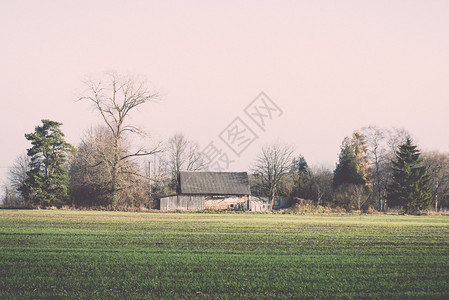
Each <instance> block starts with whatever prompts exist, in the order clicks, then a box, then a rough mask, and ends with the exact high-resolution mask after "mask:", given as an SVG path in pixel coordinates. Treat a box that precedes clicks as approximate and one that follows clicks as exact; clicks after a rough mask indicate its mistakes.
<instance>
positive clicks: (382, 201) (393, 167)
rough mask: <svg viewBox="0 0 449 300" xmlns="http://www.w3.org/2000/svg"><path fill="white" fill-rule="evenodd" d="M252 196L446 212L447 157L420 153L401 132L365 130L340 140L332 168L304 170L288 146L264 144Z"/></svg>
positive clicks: (359, 207) (448, 204) (345, 206)
mask: <svg viewBox="0 0 449 300" xmlns="http://www.w3.org/2000/svg"><path fill="white" fill-rule="evenodd" d="M252 181H253V182H252V187H251V190H252V192H253V193H255V194H258V195H261V196H269V199H270V201H271V203H273V201H274V199H275V197H276V196H278V197H287V198H289V199H290V200H291V203H295V202H300V203H302V202H303V201H304V200H309V202H312V203H313V204H315V205H325V206H333V207H340V208H343V209H346V210H347V211H350V210H359V211H368V210H370V209H372V210H378V211H386V210H388V209H401V210H402V211H404V212H405V213H418V212H420V211H425V210H428V209H430V208H433V209H434V210H435V211H439V210H440V209H441V208H443V209H447V208H449V155H448V153H440V152H438V151H433V152H423V153H421V152H420V150H419V149H418V146H417V145H415V144H414V142H413V139H412V137H411V135H410V133H408V132H407V131H406V130H404V129H397V128H392V129H389V128H380V127H376V126H369V127H364V128H361V129H360V130H355V131H354V132H353V133H352V135H350V136H348V137H345V138H344V139H343V141H342V144H341V147H340V153H339V158H338V162H337V164H336V167H335V169H334V170H330V169H328V168H316V167H309V165H308V163H307V161H306V159H305V158H304V157H303V156H301V155H299V156H297V157H295V156H294V149H293V148H292V147H289V146H288V145H279V144H274V145H269V146H266V147H264V148H263V149H262V153H261V154H259V156H258V157H257V159H256V163H255V164H254V167H253V175H252Z"/></svg>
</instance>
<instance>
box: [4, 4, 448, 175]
mask: <svg viewBox="0 0 449 300" xmlns="http://www.w3.org/2000/svg"><path fill="white" fill-rule="evenodd" d="M0 36H1V38H2V43H1V46H0V101H1V102H0V103H1V112H2V113H1V118H0V128H1V129H0V130H1V131H0V134H1V141H2V150H1V156H0V167H1V168H0V171H1V174H0V181H1V180H4V178H5V173H6V171H7V167H9V166H10V165H11V164H12V163H13V162H14V159H15V157H16V156H17V155H19V154H21V153H24V152H25V150H26V149H27V148H29V147H30V144H29V142H28V141H27V140H26V139H25V138H24V134H25V133H29V132H32V131H33V130H34V127H35V126H36V125H39V124H40V120H41V119H43V118H49V119H52V120H55V121H59V122H62V123H64V125H63V127H62V130H63V131H64V132H65V134H66V139H67V140H68V141H69V142H70V143H72V144H73V145H78V144H79V142H80V138H81V136H82V135H83V132H85V130H87V129H88V128H89V127H90V126H92V124H96V123H99V122H100V120H99V118H98V116H97V115H96V114H95V112H93V111H92V109H91V108H90V106H89V104H88V103H82V102H75V100H76V99H77V96H78V95H80V93H81V94H82V92H83V89H84V86H83V83H82V81H83V80H84V79H85V78H87V77H93V78H97V77H100V76H101V75H102V74H103V73H104V72H105V71H110V70H115V71H117V72H119V73H122V74H137V75H142V76H145V77H146V78H147V79H148V81H149V82H151V84H152V87H153V88H155V89H157V90H158V91H159V92H160V93H161V94H162V96H163V97H162V100H161V101H160V102H158V103H155V104H148V105H147V106H146V107H144V108H142V109H141V110H140V111H138V112H135V114H134V115H133V121H134V122H135V123H136V124H138V125H140V126H142V127H143V128H145V129H146V130H147V131H149V132H150V133H152V134H153V136H154V137H155V138H162V139H163V138H167V137H169V136H170V135H172V134H174V133H175V132H183V133H184V135H186V136H187V137H188V138H190V139H193V140H196V141H198V142H199V143H200V145H201V147H202V148H204V147H206V146H207V145H208V144H209V143H210V142H214V144H215V145H216V146H217V147H219V148H220V149H222V150H223V151H227V152H229V155H230V156H232V159H233V160H235V162H234V163H233V165H232V167H231V168H230V169H232V170H246V169H247V168H248V165H249V164H250V163H251V161H252V160H253V159H254V157H255V155H256V154H257V153H258V152H259V150H260V147H261V146H262V145H264V144H267V143H272V142H274V141H280V142H286V143H290V144H293V145H294V146H295V147H296V150H297V153H298V154H299V153H301V154H303V155H304V156H305V158H306V159H307V161H308V162H309V164H312V165H319V164H325V165H327V166H329V167H331V168H333V167H334V166H335V162H336V161H337V158H338V152H339V146H340V144H341V142H342V140H343V138H344V137H345V136H348V135H350V134H351V133H352V132H353V131H354V130H355V129H357V128H360V127H362V126H366V125H372V124H373V125H377V126H381V127H392V126H396V127H404V128H405V129H407V130H409V131H410V132H411V133H412V135H413V136H414V137H415V139H416V142H417V143H418V144H419V146H420V147H421V148H422V149H423V150H433V149H436V150H440V151H443V152H448V150H449V148H448V146H449V136H448V133H447V129H448V128H449V118H448V114H449V83H448V79H449V1H445V0H441V1H434V0H430V1H424V0H423V1H416V0H415V1H414V0H404V1H395V0H386V1H377V0H376V1H360V0H354V1H344V0H343V1H312V0H311V1H300V0H296V1H274V0H273V1H228V0H227V1H110V0H108V1H106V0H105V1H95V0H90V1H61V0H53V1H44V0H41V1H31V0H30V1H16V0H3V1H1V4H0ZM262 91H263V92H265V94H266V95H267V96H268V97H269V98H270V99H271V100H272V101H273V103H275V104H276V105H277V107H278V108H279V111H277V112H276V114H273V118H272V120H269V122H267V123H266V126H265V128H264V130H265V131H263V130H261V128H260V127H257V126H256V124H255V123H254V122H253V121H252V120H250V119H249V117H248V115H246V114H245V112H244V109H245V108H246V107H247V106H248V105H249V104H250V103H251V102H252V101H253V100H254V99H255V98H256V96H258V95H259V94H260V93H261V92H262ZM280 111H282V114H281V113H280ZM279 115H280V116H279ZM236 117H239V118H240V121H243V122H244V123H245V124H246V125H247V126H248V127H250V129H251V130H252V131H253V132H254V134H255V135H257V137H258V138H257V139H255V140H254V142H253V143H252V144H250V145H249V146H248V147H247V148H246V149H244V151H242V153H241V154H240V156H239V157H238V156H236V155H235V153H233V152H231V151H230V150H229V149H228V148H226V147H227V146H226V145H225V143H223V141H222V140H221V139H220V137H219V135H220V133H222V132H223V130H224V129H225V128H227V126H228V125H229V124H230V123H231V122H232V121H233V120H235V119H236Z"/></svg>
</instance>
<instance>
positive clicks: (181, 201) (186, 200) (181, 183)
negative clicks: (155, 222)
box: [160, 171, 251, 210]
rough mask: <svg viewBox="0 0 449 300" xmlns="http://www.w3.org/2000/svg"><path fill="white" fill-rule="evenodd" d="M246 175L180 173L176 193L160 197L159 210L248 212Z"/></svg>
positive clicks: (243, 173)
mask: <svg viewBox="0 0 449 300" xmlns="http://www.w3.org/2000/svg"><path fill="white" fill-rule="evenodd" d="M250 196H251V189H250V185H249V179H248V174H247V173H246V172H187V171H186V172H180V174H179V180H178V187H177V194H176V195H174V196H169V197H163V198H160V209H161V210H171V209H198V210H203V209H213V210H226V209H230V210H251V203H250V202H251V201H250Z"/></svg>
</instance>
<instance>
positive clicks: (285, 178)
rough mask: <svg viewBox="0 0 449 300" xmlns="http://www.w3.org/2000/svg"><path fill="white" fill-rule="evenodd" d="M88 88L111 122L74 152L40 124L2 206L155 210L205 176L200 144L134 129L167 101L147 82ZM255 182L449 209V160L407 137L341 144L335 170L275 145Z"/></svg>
mask: <svg viewBox="0 0 449 300" xmlns="http://www.w3.org/2000/svg"><path fill="white" fill-rule="evenodd" d="M86 88H87V89H86V92H85V94H84V95H83V96H81V97H79V101H89V102H90V103H91V104H92V106H93V107H94V109H95V110H96V111H97V112H98V114H99V115H100V116H101V119H102V121H103V124H102V125H99V126H96V127H92V128H90V129H88V130H87V131H86V132H85V134H84V137H83V138H82V141H81V143H80V144H79V145H77V147H74V146H73V145H70V144H69V143H67V142H66V141H65V139H64V134H63V132H62V130H61V126H62V123H60V122H57V121H52V120H46V119H44V120H42V124H41V125H38V126H36V127H35V130H34V132H32V133H27V134H25V138H26V139H27V140H29V141H30V143H31V147H30V148H29V149H28V150H27V152H26V154H23V155H20V156H19V157H18V158H17V159H16V161H15V162H14V164H13V165H12V167H11V168H10V171H9V176H8V179H9V182H8V183H7V184H6V185H5V186H4V192H5V193H4V194H5V196H4V199H3V203H4V205H6V206H26V207H48V206H56V207H61V206H64V205H68V206H73V207H86V208H95V207H97V208H98V207H102V208H107V209H134V208H140V207H147V208H151V203H152V201H151V200H152V199H154V198H156V197H161V196H165V195H172V194H174V193H176V187H177V183H178V182H177V180H178V174H179V172H180V171H183V170H204V169H205V168H206V164H205V163H204V160H203V156H202V155H201V152H200V149H199V146H198V143H196V142H194V141H190V140H188V139H187V138H186V137H185V136H184V135H183V134H181V133H177V134H175V135H174V136H172V137H170V138H169V139H167V140H166V141H164V142H156V143H155V142H154V141H151V139H150V137H149V135H148V134H147V133H146V132H144V131H143V130H141V129H140V128H138V127H136V126H134V125H133V124H132V123H131V122H130V115H131V114H132V113H134V111H137V110H138V108H139V107H141V106H142V105H145V104H147V103H151V102H154V101H157V100H158V99H159V95H158V93H156V92H153V91H151V90H150V89H149V88H148V87H147V83H146V81H145V80H142V79H140V78H136V77H126V76H120V75H118V74H115V73H111V74H108V75H107V77H106V80H104V81H88V82H86ZM136 141H139V142H140V145H143V146H137V145H136ZM249 174H250V183H251V191H252V194H254V195H256V196H261V197H266V199H268V201H269V202H271V203H272V204H273V201H274V200H275V198H276V197H286V198H288V199H290V201H291V203H295V202H299V201H303V200H304V199H305V200H308V201H310V202H313V203H314V204H315V205H326V206H338V207H341V208H344V209H346V210H365V211H366V210H368V209H375V210H379V211H385V210H387V209H389V208H401V209H403V210H404V211H405V212H407V213H416V212H418V211H422V210H427V209H429V208H430V207H431V206H432V207H433V208H434V209H435V210H439V209H440V208H447V207H449V155H448V154H447V153H440V152H424V153H421V152H420V151H419V150H418V147H417V145H415V144H414V143H413V139H412V138H411V135H410V134H409V133H408V132H407V131H406V130H403V129H395V128H393V129H388V128H379V127H375V126H370V127H364V128H361V129H360V130H356V131H354V132H353V133H352V135H350V136H348V137H346V138H345V139H344V140H343V142H342V145H341V147H340V154H339V159H338V163H337V164H336V167H335V169H334V170H330V169H328V168H324V167H321V168H317V167H310V166H309V165H308V163H307V161H306V159H305V158H304V157H303V156H301V155H299V156H296V155H295V150H294V149H293V147H291V146H289V145H285V144H272V145H267V146H265V147H263V148H262V150H261V153H260V154H259V155H257V157H256V158H255V159H254V162H253V164H252V167H251V170H250V172H249Z"/></svg>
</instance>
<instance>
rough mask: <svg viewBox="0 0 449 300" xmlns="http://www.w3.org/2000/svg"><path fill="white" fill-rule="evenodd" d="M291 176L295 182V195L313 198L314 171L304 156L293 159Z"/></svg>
mask: <svg viewBox="0 0 449 300" xmlns="http://www.w3.org/2000/svg"><path fill="white" fill-rule="evenodd" d="M290 176H291V178H292V179H293V184H294V186H293V196H294V197H299V198H304V199H311V198H312V197H313V191H312V172H311V170H310V168H309V165H308V164H307V161H306V159H305V158H304V156H302V155H300V156H298V158H294V159H293V162H292V167H291V170H290Z"/></svg>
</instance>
